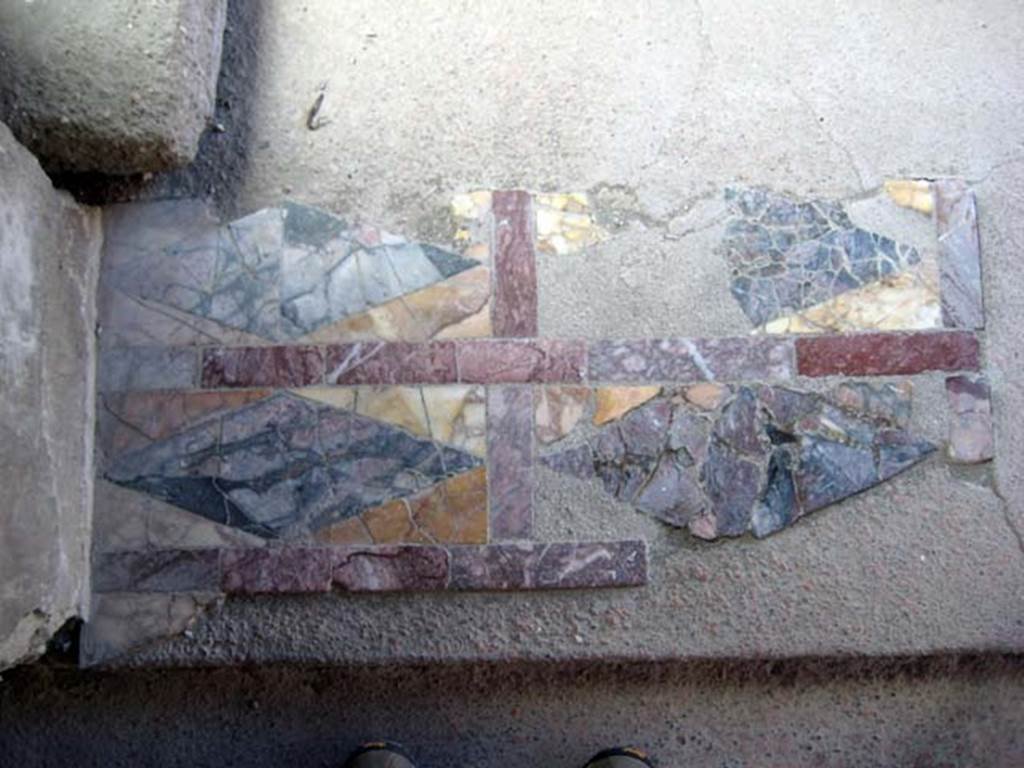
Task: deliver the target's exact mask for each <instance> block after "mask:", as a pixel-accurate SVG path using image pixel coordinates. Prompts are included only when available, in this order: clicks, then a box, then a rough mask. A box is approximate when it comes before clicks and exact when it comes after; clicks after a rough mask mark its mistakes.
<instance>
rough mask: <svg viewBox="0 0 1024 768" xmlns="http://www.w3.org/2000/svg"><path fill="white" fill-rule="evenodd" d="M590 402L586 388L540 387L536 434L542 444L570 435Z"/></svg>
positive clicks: (537, 400)
mask: <svg viewBox="0 0 1024 768" xmlns="http://www.w3.org/2000/svg"><path fill="white" fill-rule="evenodd" d="M589 402H590V390H589V389H587V388H586V387H571V386H554V387H538V388H537V392H536V399H535V409H534V410H535V413H534V424H535V430H534V433H535V434H536V436H537V439H538V440H539V441H540V442H542V443H553V442H555V441H557V440H561V439H562V438H563V437H565V436H566V435H568V434H569V433H570V432H571V431H572V430H573V427H575V426H576V425H577V424H578V423H579V421H580V419H581V418H583V413H584V411H585V410H586V408H587V404H588V403H589Z"/></svg>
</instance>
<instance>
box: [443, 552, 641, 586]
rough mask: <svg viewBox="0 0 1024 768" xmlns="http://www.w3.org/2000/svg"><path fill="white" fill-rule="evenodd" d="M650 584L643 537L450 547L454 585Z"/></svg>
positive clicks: (452, 581) (452, 582) (452, 583)
mask: <svg viewBox="0 0 1024 768" xmlns="http://www.w3.org/2000/svg"><path fill="white" fill-rule="evenodd" d="M646 583H647V546H646V544H645V543H644V542H642V541H615V542H593V543H590V542H583V543H555V544H549V543H541V542H522V543H517V544H492V545H490V546H487V547H453V548H452V549H451V588H452V589H463V590H471V589H479V590H507V589H586V588H598V587H637V586H643V585H644V584H646Z"/></svg>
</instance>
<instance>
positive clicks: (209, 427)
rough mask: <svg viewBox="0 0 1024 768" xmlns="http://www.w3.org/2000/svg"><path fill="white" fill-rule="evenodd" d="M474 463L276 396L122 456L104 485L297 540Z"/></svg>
mask: <svg viewBox="0 0 1024 768" xmlns="http://www.w3.org/2000/svg"><path fill="white" fill-rule="evenodd" d="M481 464H482V462H481V460H480V459H479V458H478V457H476V456H474V455H472V454H470V453H467V452H465V451H461V450H458V449H455V448H451V447H448V446H443V445H439V444H437V443H435V442H433V441H430V440H425V439H421V438H417V437H414V436H413V435H411V434H409V433H408V432H406V431H405V430H402V429H398V428H396V427H394V426H392V425H389V424H386V423H383V422H380V421H376V420H373V419H369V418H366V417H364V416H360V415H358V414H355V413H352V412H351V411H345V410H339V409H336V408H332V407H330V406H326V405H318V404H316V403H313V402H310V401H309V400H306V399H304V398H300V397H296V396H294V395H291V394H288V393H279V394H276V395H274V396H272V397H269V398H266V399H264V400H260V401H259V402H256V403H254V404H252V405H248V406H245V407H241V408H237V409H234V410H231V411H229V412H227V413H225V414H223V415H221V416H217V417H215V418H213V419H209V420H206V421H203V422H201V423H200V424H198V425H195V426H192V427H189V428H188V429H186V430H184V431H182V432H179V433H177V434H174V435H171V436H169V437H166V438H163V439H161V440H159V441H156V442H154V443H152V444H150V445H148V446H146V447H144V448H141V449H139V450H136V451H132V452H128V453H126V454H123V455H120V456H118V457H116V459H114V460H113V461H112V462H111V464H110V467H109V468H108V470H107V478H108V479H110V480H112V481H113V482H115V483H118V484H120V485H123V486H125V487H128V488H132V489H135V490H139V491H143V492H146V493H148V494H151V495H152V496H154V497H156V498H158V499H161V500H164V501H166V502H168V503H170V504H174V505H176V506H179V507H181V508H183V509H186V510H188V511H190V512H194V513H195V514H198V515H202V516H204V517H206V518H208V519H210V520H212V521H214V522H216V523H221V524H225V525H230V526H234V527H237V528H240V529H242V530H243V531H246V532H248V533H252V534H255V535H258V536H262V537H264V538H276V537H285V538H295V537H299V536H303V535H308V534H309V533H310V532H312V531H314V530H316V529H317V528H320V527H323V526H325V525H329V524H331V523H333V522H336V521H337V520H341V519H344V518H347V517H351V516H353V515H356V514H359V513H360V512H362V511H363V510H365V509H368V508H370V507H373V506H377V505H380V504H382V503H383V502H385V501H388V500H390V499H394V498H399V497H402V496H408V495H410V494H413V493H415V492H417V491H419V490H421V489H423V488H426V487H428V486H430V485H433V484H434V483H436V482H438V481H440V480H442V479H444V478H445V477H448V476H451V475H455V474H458V473H460V472H464V471H467V470H469V469H473V468H475V467H478V466H481Z"/></svg>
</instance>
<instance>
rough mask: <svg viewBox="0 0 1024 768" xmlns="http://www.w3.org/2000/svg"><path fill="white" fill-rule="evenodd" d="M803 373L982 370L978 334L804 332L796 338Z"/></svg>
mask: <svg viewBox="0 0 1024 768" xmlns="http://www.w3.org/2000/svg"><path fill="white" fill-rule="evenodd" d="M796 356H797V370H798V372H799V373H800V375H801V376H895V375H903V376H907V375H911V374H915V373H923V372H925V371H976V370H978V367H979V366H980V364H981V350H980V347H979V344H978V338H977V337H976V336H975V335H974V334H972V333H967V332H961V331H945V332H940V333H906V334H895V333H864V334H858V335H856V336H804V337H801V338H798V339H797V340H796Z"/></svg>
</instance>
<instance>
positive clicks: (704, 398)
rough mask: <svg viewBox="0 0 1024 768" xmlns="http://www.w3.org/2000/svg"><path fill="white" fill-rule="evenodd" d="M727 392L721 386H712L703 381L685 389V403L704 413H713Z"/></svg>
mask: <svg viewBox="0 0 1024 768" xmlns="http://www.w3.org/2000/svg"><path fill="white" fill-rule="evenodd" d="M728 394H729V390H728V389H726V388H725V387H723V386H722V385H721V384H714V383H712V382H710V381H704V382H701V383H700V384H694V385H693V386H692V387H687V388H686V392H685V397H686V401H687V402H689V403H692V404H693V405H695V406H697V407H698V408H701V409H702V410H705V411H713V410H715V409H716V408H718V406H720V405H721V404H722V403H723V402H725V398H726V396H727V395H728Z"/></svg>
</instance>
